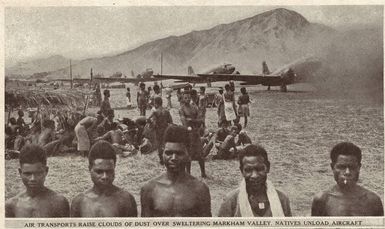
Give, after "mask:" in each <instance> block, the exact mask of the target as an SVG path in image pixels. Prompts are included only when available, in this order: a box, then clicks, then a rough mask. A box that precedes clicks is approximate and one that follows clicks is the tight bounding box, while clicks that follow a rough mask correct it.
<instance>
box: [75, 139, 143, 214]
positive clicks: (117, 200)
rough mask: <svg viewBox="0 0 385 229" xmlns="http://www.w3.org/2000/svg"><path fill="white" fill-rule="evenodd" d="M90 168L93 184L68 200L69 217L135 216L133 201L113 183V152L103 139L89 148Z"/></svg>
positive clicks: (135, 210) (114, 163) (114, 160)
mask: <svg viewBox="0 0 385 229" xmlns="http://www.w3.org/2000/svg"><path fill="white" fill-rule="evenodd" d="M88 161H89V167H88V168H89V170H90V175H91V180H92V182H93V183H94V186H93V187H92V188H91V189H89V190H87V191H85V192H84V193H81V194H79V195H77V196H76V197H75V198H74V199H73V201H72V204H71V216H72V217H137V215H138V213H137V209H136V202H135V199H134V197H133V196H132V195H131V194H130V193H129V192H127V191H124V190H123V189H121V188H118V187H116V186H115V185H113V184H112V183H113V181H114V178H115V166H116V154H115V150H114V148H113V147H112V145H111V144H110V143H108V142H106V141H99V142H97V143H95V144H94V145H93V146H92V147H91V150H90V153H89V156H88Z"/></svg>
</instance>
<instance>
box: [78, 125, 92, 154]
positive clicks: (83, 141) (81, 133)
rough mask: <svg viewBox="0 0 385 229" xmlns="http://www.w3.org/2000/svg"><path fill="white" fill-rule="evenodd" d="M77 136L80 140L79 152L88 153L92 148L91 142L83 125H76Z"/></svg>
mask: <svg viewBox="0 0 385 229" xmlns="http://www.w3.org/2000/svg"><path fill="white" fill-rule="evenodd" d="M75 134H76V138H77V140H78V151H88V150H90V147H91V142H90V139H89V137H88V133H87V130H86V128H85V127H84V126H83V125H80V124H78V125H76V127H75Z"/></svg>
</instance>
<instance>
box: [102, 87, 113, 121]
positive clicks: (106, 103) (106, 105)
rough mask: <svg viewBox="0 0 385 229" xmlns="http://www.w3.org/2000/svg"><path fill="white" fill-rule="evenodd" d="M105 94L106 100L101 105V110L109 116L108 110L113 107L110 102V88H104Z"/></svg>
mask: <svg viewBox="0 0 385 229" xmlns="http://www.w3.org/2000/svg"><path fill="white" fill-rule="evenodd" d="M103 95H104V100H103V101H102V104H101V105H100V111H101V112H102V114H103V115H104V116H107V111H108V110H111V109H112V108H111V104H110V90H104V91H103Z"/></svg>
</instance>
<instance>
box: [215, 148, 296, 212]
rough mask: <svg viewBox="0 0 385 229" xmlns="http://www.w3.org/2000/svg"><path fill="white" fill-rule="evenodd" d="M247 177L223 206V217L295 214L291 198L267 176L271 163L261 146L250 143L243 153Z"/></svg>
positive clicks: (241, 153) (242, 163)
mask: <svg viewBox="0 0 385 229" xmlns="http://www.w3.org/2000/svg"><path fill="white" fill-rule="evenodd" d="M239 168H240V170H241V173H242V176H243V179H242V181H241V184H240V187H239V188H238V189H235V190H234V191H232V192H230V193H229V194H228V195H227V196H226V198H225V199H224V201H223V202H222V204H221V206H220V209H219V214H218V216H219V217H284V216H291V210H290V203H289V199H288V198H287V197H286V195H285V194H283V193H282V192H280V191H279V190H277V189H275V187H274V185H273V184H272V182H271V181H269V180H268V179H267V174H268V173H269V172H270V162H269V160H268V158H267V152H266V150H265V149H264V148H262V147H261V146H259V145H248V146H246V147H245V149H244V150H243V151H241V152H240V154H239Z"/></svg>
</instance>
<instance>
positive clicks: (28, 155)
mask: <svg viewBox="0 0 385 229" xmlns="http://www.w3.org/2000/svg"><path fill="white" fill-rule="evenodd" d="M19 159H20V168H19V174H20V177H21V180H22V181H23V184H24V186H25V188H26V190H25V191H23V192H21V193H20V194H18V195H17V196H15V197H13V198H11V199H9V200H8V201H7V202H6V203H5V217H19V218H31V217H36V218H43V217H47V218H55V217H68V216H69V204H68V201H67V199H66V198H65V197H64V196H62V195H59V194H57V193H56V192H54V191H52V190H50V189H49V188H47V187H45V186H44V182H45V178H46V176H47V174H48V166H47V156H46V153H45V151H44V149H43V148H42V147H41V146H39V145H34V144H29V145H26V146H24V147H23V148H22V149H21V151H20V158H19Z"/></svg>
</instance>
